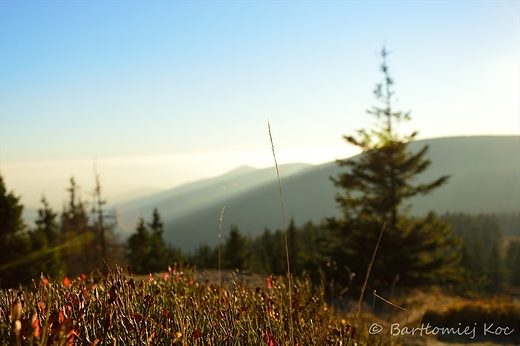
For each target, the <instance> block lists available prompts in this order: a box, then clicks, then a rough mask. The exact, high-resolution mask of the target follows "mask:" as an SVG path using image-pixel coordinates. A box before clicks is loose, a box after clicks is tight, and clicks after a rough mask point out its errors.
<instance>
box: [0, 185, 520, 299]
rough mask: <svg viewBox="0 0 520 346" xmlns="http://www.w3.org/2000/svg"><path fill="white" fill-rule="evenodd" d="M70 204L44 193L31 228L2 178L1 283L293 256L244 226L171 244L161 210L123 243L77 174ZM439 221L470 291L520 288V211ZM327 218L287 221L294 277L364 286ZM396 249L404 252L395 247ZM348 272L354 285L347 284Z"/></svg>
mask: <svg viewBox="0 0 520 346" xmlns="http://www.w3.org/2000/svg"><path fill="white" fill-rule="evenodd" d="M67 192H68V202H67V204H65V205H64V206H63V209H62V211H61V212H60V213H58V212H56V211H54V210H53V208H52V207H51V206H50V205H49V203H48V202H47V200H46V199H45V197H42V199H41V207H40V208H39V210H38V218H37V219H36V222H35V226H34V227H33V228H29V227H27V226H26V225H25V224H24V223H23V221H22V216H21V215H22V210H23V205H21V203H20V201H19V197H16V196H15V195H14V193H13V192H9V193H8V192H7V189H6V187H5V184H4V181H3V179H2V177H1V176H0V229H1V230H2V231H1V232H0V278H1V281H0V284H1V286H2V287H13V286H16V285H18V284H20V283H22V284H28V283H30V282H31V280H32V279H34V278H37V277H38V276H39V275H40V274H41V273H45V274H46V275H50V276H52V277H58V276H60V275H61V276H65V275H67V276H77V275H80V274H81V273H88V272H91V271H94V270H96V269H98V268H99V269H101V270H104V269H106V267H107V266H113V264H115V263H118V264H123V265H126V264H129V265H131V267H132V269H133V271H134V272H135V273H136V274H148V273H150V272H161V271H163V270H165V269H166V268H167V267H168V266H169V265H174V264H175V263H187V264H189V265H191V266H196V267H197V268H200V269H218V267H219V263H220V266H221V268H222V269H228V270H242V271H246V272H254V273H259V274H263V275H269V274H274V275H285V274H286V271H287V259H286V252H285V235H284V232H283V231H282V230H279V229H278V230H270V229H265V230H264V231H263V233H262V234H261V235H258V236H256V237H247V236H244V235H243V234H242V233H241V232H240V230H239V228H238V226H231V228H230V230H229V231H228V233H227V234H226V232H224V235H223V238H222V243H221V246H220V261H219V248H218V246H209V245H207V244H201V245H200V246H199V247H198V248H197V249H196V250H195V251H194V252H193V253H184V252H183V251H182V249H180V248H177V247H175V246H173V245H172V244H166V242H165V241H164V224H163V221H162V219H161V215H160V213H159V211H158V210H157V209H155V210H154V212H153V214H152V215H151V217H150V220H148V221H145V220H144V219H142V218H141V219H140V220H139V222H138V223H137V225H136V229H135V232H134V233H133V234H132V236H130V238H129V239H128V240H127V241H126V242H125V243H121V242H119V241H118V239H117V237H116V235H115V234H114V226H115V221H114V217H113V216H111V215H108V214H107V213H106V212H105V211H104V209H103V206H104V204H105V201H104V200H103V199H102V198H101V186H100V185H99V180H98V179H97V176H96V188H95V191H94V192H93V193H92V196H93V199H92V200H91V201H90V202H87V201H85V200H84V199H82V197H81V191H80V187H79V186H78V185H77V184H76V182H75V180H74V178H71V179H70V185H69V187H68V188H67ZM439 220H441V221H442V222H446V223H448V224H449V225H450V226H451V229H452V235H453V236H454V237H456V238H457V239H459V243H460V248H459V251H460V252H461V263H460V265H461V267H462V268H463V270H464V271H463V276H461V283H462V285H465V286H466V288H467V290H469V291H471V292H479V293H485V292H489V293H496V292H500V291H502V290H503V289H504V288H507V287H513V286H516V287H520V266H519V263H520V234H519V232H520V231H519V230H520V213H510V214H498V215H497V214H479V215H471V214H465V213H448V214H445V215H443V216H442V217H439ZM337 237H338V236H337V235H335V234H334V233H333V232H331V231H330V229H329V228H328V227H327V223H326V222H323V223H321V224H315V223H313V222H310V221H309V222H307V223H305V224H303V225H301V226H297V225H296V223H295V221H294V220H290V222H289V224H288V225H287V244H288V249H289V263H290V269H291V273H292V274H293V275H297V276H300V275H308V276H310V277H311V279H312V280H313V281H315V282H320V281H322V280H325V281H326V282H327V283H329V284H330V287H334V283H337V282H341V283H342V285H340V286H338V285H336V291H337V292H336V293H338V294H339V293H340V292H341V291H343V292H345V291H347V290H348V289H350V286H360V285H361V284H362V282H361V280H363V278H364V276H363V275H364V273H355V272H353V270H352V269H351V268H353V267H354V266H349V265H348V263H347V265H340V264H338V262H339V261H337V258H336V256H335V247H336V246H337V244H340V243H341V242H340V239H337ZM396 251H398V250H397V249H396ZM345 278H347V283H348V285H346V284H345Z"/></svg>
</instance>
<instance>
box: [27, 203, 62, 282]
mask: <svg viewBox="0 0 520 346" xmlns="http://www.w3.org/2000/svg"><path fill="white" fill-rule="evenodd" d="M41 203H42V206H41V207H40V208H39V209H38V218H37V219H36V228H35V229H34V230H33V231H32V232H31V243H32V252H33V253H37V254H39V255H38V256H37V258H36V259H35V262H34V263H33V264H32V265H31V267H32V268H33V270H32V277H33V278H36V277H38V275H39V274H40V273H41V272H43V273H45V274H46V275H50V276H51V277H57V276H58V275H59V274H60V273H61V272H63V273H65V272H66V266H65V263H64V262H63V261H62V257H61V249H60V244H61V238H60V226H59V225H58V221H57V217H58V213H56V212H54V210H52V208H51V206H50V205H49V203H48V202H47V199H46V198H45V196H42V198H41Z"/></svg>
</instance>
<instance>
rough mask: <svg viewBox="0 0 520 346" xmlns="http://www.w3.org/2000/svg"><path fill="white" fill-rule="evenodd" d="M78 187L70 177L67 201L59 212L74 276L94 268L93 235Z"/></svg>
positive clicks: (66, 249) (70, 267)
mask: <svg viewBox="0 0 520 346" xmlns="http://www.w3.org/2000/svg"><path fill="white" fill-rule="evenodd" d="M79 190H80V187H79V186H78V185H77V184H76V180H75V179H74V177H71V178H70V187H69V188H67V192H68V193H69V203H68V205H66V206H64V208H63V212H62V214H61V234H62V238H63V240H64V245H65V249H64V255H65V261H66V263H67V268H68V270H69V275H71V276H76V275H79V274H81V273H83V272H89V271H91V270H93V269H95V268H96V263H95V262H96V254H95V243H94V240H95V236H94V234H93V232H92V230H91V228H90V225H89V218H88V215H87V211H86V206H85V204H84V202H83V201H82V199H81V197H80V195H79Z"/></svg>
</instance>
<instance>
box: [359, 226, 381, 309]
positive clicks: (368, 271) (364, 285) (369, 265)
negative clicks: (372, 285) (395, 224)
mask: <svg viewBox="0 0 520 346" xmlns="http://www.w3.org/2000/svg"><path fill="white" fill-rule="evenodd" d="M385 228H386V222H385V224H384V225H383V228H382V229H381V232H380V233H379V238H378V239H377V244H376V248H375V249H374V253H373V254H372V260H371V261H370V263H369V264H368V269H367V275H366V276H365V283H364V284H363V288H361V294H360V295H359V302H358V306H357V312H356V317H357V316H358V315H359V313H360V312H361V303H363V297H364V295H365V289H366V288H367V284H368V278H369V277H370V271H371V270H372V265H373V264H374V260H375V259H376V254H377V249H378V248H379V242H381V238H382V237H383V232H384V231H385Z"/></svg>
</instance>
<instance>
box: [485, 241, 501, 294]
mask: <svg viewBox="0 0 520 346" xmlns="http://www.w3.org/2000/svg"><path fill="white" fill-rule="evenodd" d="M486 264H487V268H486V269H487V270H486V274H487V279H488V285H487V289H488V291H489V292H492V293H496V292H499V291H500V290H501V289H502V287H503V284H504V268H503V263H502V257H501V256H500V249H499V248H498V243H497V242H496V241H495V242H493V245H492V247H491V251H490V253H489V256H488V258H487V261H486Z"/></svg>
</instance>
